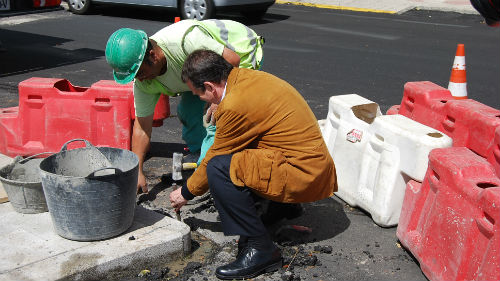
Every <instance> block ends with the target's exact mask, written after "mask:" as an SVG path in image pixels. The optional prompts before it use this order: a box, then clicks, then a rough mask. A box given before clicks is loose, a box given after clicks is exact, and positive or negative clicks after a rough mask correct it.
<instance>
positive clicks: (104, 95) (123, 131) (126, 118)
mask: <svg viewBox="0 0 500 281" xmlns="http://www.w3.org/2000/svg"><path fill="white" fill-rule="evenodd" d="M132 89H133V88H132V84H126V85H120V84H117V83H115V82H114V81H106V80H102V81H99V82H97V83H95V84H93V85H92V86H91V87H90V88H85V87H77V86H73V85H72V84H71V83H70V82H69V81H67V80H64V79H51V78H30V79H28V80H25V81H23V82H21V83H20V84H19V107H11V108H4V109H0V152H1V153H3V154H6V155H8V156H11V157H13V156H16V155H32V154H36V153H40V152H47V151H54V152H56V151H59V149H60V148H61V146H62V144H64V143H65V142H66V141H68V140H70V139H74V138H83V139H87V140H89V141H90V142H91V143H92V144H94V145H96V146H110V147H117V148H123V149H130V144H131V129H132V120H133V117H135V116H134V115H131V112H133V108H134V105H133V93H132V91H133V90H132ZM169 114H170V108H169V103H168V97H163V99H162V102H159V103H158V105H157V107H156V109H155V121H156V124H158V120H159V121H160V122H161V121H162V119H164V118H166V117H168V116H169Z"/></svg>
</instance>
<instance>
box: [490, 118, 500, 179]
mask: <svg viewBox="0 0 500 281" xmlns="http://www.w3.org/2000/svg"><path fill="white" fill-rule="evenodd" d="M492 151H493V153H491V154H490V156H489V157H488V162H490V163H491V165H493V167H494V168H495V172H496V173H497V176H498V177H500V127H498V128H497V129H496V131H495V142H494V143H493V149H492Z"/></svg>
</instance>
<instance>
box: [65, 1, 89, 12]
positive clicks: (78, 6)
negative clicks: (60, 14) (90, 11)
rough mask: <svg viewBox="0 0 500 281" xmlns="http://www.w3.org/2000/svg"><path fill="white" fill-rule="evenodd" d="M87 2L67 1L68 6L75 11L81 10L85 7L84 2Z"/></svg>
mask: <svg viewBox="0 0 500 281" xmlns="http://www.w3.org/2000/svg"><path fill="white" fill-rule="evenodd" d="M86 1H87V0H69V4H70V5H71V7H72V8H73V9H75V10H81V9H83V6H85V2H86Z"/></svg>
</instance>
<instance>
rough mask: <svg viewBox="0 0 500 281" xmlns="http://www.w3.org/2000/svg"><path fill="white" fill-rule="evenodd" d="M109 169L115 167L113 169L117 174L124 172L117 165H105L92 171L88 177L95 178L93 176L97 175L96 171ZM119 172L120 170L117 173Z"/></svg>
mask: <svg viewBox="0 0 500 281" xmlns="http://www.w3.org/2000/svg"><path fill="white" fill-rule="evenodd" d="M108 169H113V170H115V175H116V174H121V173H123V171H122V170H120V169H118V168H116V167H103V168H99V169H97V170H95V171H93V172H92V173H90V174H89V175H88V176H87V178H93V177H95V173H97V172H99V171H102V170H108ZM117 172H118V173H117Z"/></svg>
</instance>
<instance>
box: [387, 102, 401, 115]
mask: <svg viewBox="0 0 500 281" xmlns="http://www.w3.org/2000/svg"><path fill="white" fill-rule="evenodd" d="M400 107H401V106H400V105H399V104H396V105H393V106H391V108H389V109H387V113H386V114H387V115H394V114H399V108H400Z"/></svg>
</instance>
